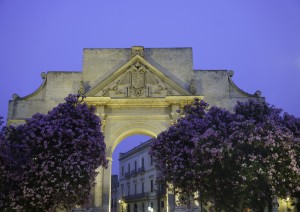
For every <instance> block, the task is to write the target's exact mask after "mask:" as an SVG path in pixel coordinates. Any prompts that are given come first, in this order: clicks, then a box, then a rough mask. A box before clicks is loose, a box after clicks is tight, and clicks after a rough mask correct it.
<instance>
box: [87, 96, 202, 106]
mask: <svg viewBox="0 0 300 212" xmlns="http://www.w3.org/2000/svg"><path fill="white" fill-rule="evenodd" d="M203 97H204V96H166V97H165V98H110V97H86V98H85V99H84V102H86V103H87V104H89V105H94V106H107V107H112V108H122V107H125V108H126V107H143V108H145V107H146V108H160V107H169V106H170V105H173V104H174V105H179V106H180V107H183V106H185V105H187V104H191V103H192V102H193V101H194V99H195V98H198V99H200V100H201V99H203Z"/></svg>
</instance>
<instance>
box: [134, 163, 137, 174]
mask: <svg viewBox="0 0 300 212" xmlns="http://www.w3.org/2000/svg"><path fill="white" fill-rule="evenodd" d="M134 171H135V173H136V172H137V167H136V160H135V161H134Z"/></svg>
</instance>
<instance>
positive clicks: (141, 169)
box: [138, 166, 145, 174]
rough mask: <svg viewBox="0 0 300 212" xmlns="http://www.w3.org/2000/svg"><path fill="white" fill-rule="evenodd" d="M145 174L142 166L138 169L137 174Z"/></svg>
mask: <svg viewBox="0 0 300 212" xmlns="http://www.w3.org/2000/svg"><path fill="white" fill-rule="evenodd" d="M144 172H145V167H144V166H142V167H141V168H138V173H139V174H141V173H144Z"/></svg>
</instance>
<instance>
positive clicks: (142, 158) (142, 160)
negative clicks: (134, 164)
mask: <svg viewBox="0 0 300 212" xmlns="http://www.w3.org/2000/svg"><path fill="white" fill-rule="evenodd" d="M142 168H144V158H142Z"/></svg>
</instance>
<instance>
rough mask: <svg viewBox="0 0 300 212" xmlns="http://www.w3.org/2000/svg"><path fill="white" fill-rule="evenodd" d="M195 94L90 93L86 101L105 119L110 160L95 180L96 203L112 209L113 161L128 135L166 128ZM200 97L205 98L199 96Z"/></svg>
mask: <svg viewBox="0 0 300 212" xmlns="http://www.w3.org/2000/svg"><path fill="white" fill-rule="evenodd" d="M194 98H195V96H177V97H176V98H174V97H171V96H168V97H165V98H159V99H157V98H130V99H123V98H122V99H115V98H110V97H87V98H86V99H85V101H86V102H87V103H88V104H92V105H94V106H96V107H97V114H98V115H99V116H100V117H101V119H102V123H103V126H102V130H103V132H104V136H105V143H106V149H107V151H106V154H107V159H108V160H109V166H108V168H107V169H104V168H102V167H99V169H98V170H97V171H98V172H99V174H98V176H97V178H96V180H95V183H96V185H95V188H94V192H93V194H94V207H95V208H98V209H100V210H101V211H110V201H111V165H112V153H113V151H114V149H115V147H116V146H117V145H118V144H119V143H120V142H121V141H122V140H123V139H124V138H126V137H128V136H130V135H134V134H145V135H149V136H151V137H156V136H157V135H158V134H159V133H160V132H162V131H163V130H165V129H167V128H168V127H169V126H170V125H171V124H172V123H173V122H174V121H175V120H176V119H177V118H179V116H180V115H179V113H178V109H182V107H183V106H184V105H185V104H186V103H190V102H192V101H193V99H194ZM198 98H202V97H201V96H198Z"/></svg>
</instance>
